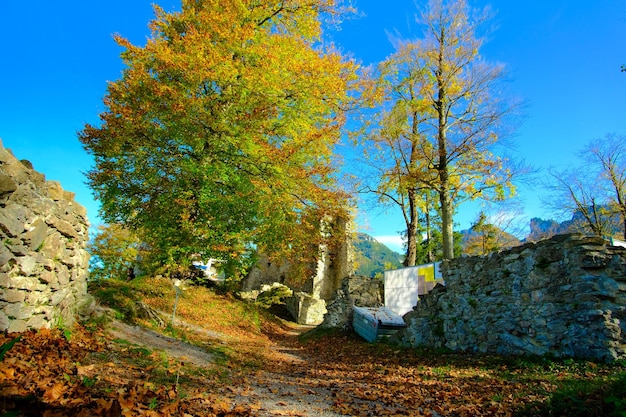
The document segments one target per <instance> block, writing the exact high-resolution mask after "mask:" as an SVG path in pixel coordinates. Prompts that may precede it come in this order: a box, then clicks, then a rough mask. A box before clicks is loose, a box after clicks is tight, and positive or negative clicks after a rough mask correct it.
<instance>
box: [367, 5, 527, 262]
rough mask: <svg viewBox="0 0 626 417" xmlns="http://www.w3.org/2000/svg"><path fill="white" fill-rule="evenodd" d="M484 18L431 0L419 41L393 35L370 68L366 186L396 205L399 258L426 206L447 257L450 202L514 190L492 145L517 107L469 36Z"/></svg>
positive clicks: (507, 163)
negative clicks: (375, 80)
mask: <svg viewBox="0 0 626 417" xmlns="http://www.w3.org/2000/svg"><path fill="white" fill-rule="evenodd" d="M488 18H489V13H488V10H483V11H480V12H479V11H475V10H473V9H471V8H470V7H469V6H468V5H467V3H466V1H465V0H454V1H446V0H431V1H429V2H428V5H427V6H426V8H425V9H424V10H423V12H422V14H421V18H420V23H421V24H422V27H423V28H424V36H423V38H422V39H418V40H405V39H398V40H396V44H397V48H396V49H397V50H396V53H394V54H393V55H392V56H390V57H389V58H388V59H387V60H386V61H385V62H383V63H382V64H381V66H380V74H381V75H380V80H379V84H380V86H381V88H382V90H383V92H384V95H383V100H382V103H381V116H380V117H379V119H378V121H379V124H378V126H377V127H376V128H374V129H372V130H371V132H370V134H369V135H368V138H367V139H368V140H369V141H370V142H371V143H372V144H373V146H374V149H375V153H376V154H378V155H379V156H381V155H385V157H384V158H380V161H379V162H378V163H377V164H375V165H376V167H377V169H378V171H379V176H378V178H379V181H378V183H377V185H376V186H375V187H371V189H373V190H375V192H377V193H378V194H379V195H380V196H381V197H382V200H383V201H387V202H391V203H392V204H396V205H398V206H400V208H401V209H402V211H403V214H404V218H405V221H406V224H407V241H408V242H407V259H409V260H413V259H415V258H416V255H415V251H416V243H415V240H416V239H417V238H418V236H419V233H418V232H419V225H418V224H417V223H418V216H419V213H420V212H422V213H425V214H428V215H429V216H430V213H431V212H432V211H433V203H435V202H437V205H438V207H437V209H438V210H437V211H438V215H439V216H440V224H441V235H442V239H443V256H444V258H447V259H449V258H452V257H454V237H453V236H454V235H453V224H454V221H453V214H454V211H455V209H456V208H457V207H458V204H459V203H460V202H462V201H464V200H467V199H474V198H483V199H492V200H500V199H504V198H506V197H508V196H510V195H511V194H513V193H514V191H515V187H514V186H513V183H512V180H513V178H514V177H515V175H517V174H518V173H519V171H520V170H519V167H517V166H516V164H514V163H513V161H512V160H511V159H510V158H509V157H507V156H506V155H504V154H503V153H502V152H500V153H498V145H500V144H501V143H502V140H503V138H504V137H505V136H506V134H507V133H508V130H510V129H511V128H512V127H513V122H514V120H513V119H512V118H511V116H513V115H514V114H515V110H516V109H517V107H518V105H517V102H516V101H515V100H512V99H511V98H510V97H508V96H507V95H506V94H504V93H503V91H505V89H503V88H502V82H503V81H504V75H505V73H504V67H503V65H500V64H491V63H489V62H486V61H485V60H484V59H483V58H482V57H481V56H480V54H479V50H480V48H481V46H482V44H483V39H482V38H481V37H480V35H479V33H478V32H479V31H480V30H481V27H482V26H483V24H484V23H485V22H486V21H487V20H488ZM500 150H501V149H500ZM428 228H429V227H427V229H428ZM429 234H430V233H429ZM409 262H410V261H409ZM409 264H411V263H409Z"/></svg>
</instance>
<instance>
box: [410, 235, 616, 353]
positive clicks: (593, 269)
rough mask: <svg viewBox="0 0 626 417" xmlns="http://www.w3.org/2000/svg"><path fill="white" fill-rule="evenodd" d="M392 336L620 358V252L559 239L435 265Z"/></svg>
mask: <svg viewBox="0 0 626 417" xmlns="http://www.w3.org/2000/svg"><path fill="white" fill-rule="evenodd" d="M441 270H442V274H443V277H444V280H445V284H446V286H445V287H443V286H437V287H435V289H434V290H433V291H432V292H431V293H429V294H428V295H426V296H422V297H421V298H420V301H419V302H418V305H417V306H416V307H415V308H414V310H413V311H412V312H409V313H407V314H406V315H405V316H404V319H405V322H406V323H407V325H408V327H407V329H406V330H405V331H404V332H402V333H400V334H399V335H398V338H399V340H400V341H401V342H402V343H403V344H405V345H410V346H426V347H446V348H450V349H453V350H461V351H475V352H489V353H498V354H504V355H511V354H513V355H524V354H532V355H553V356H557V357H580V358H593V359H599V360H606V361H610V360H614V359H617V358H626V249H625V248H620V247H614V246H609V245H608V242H606V241H604V240H603V239H600V238H594V237H583V236H581V235H561V236H556V237H554V238H552V239H549V240H544V241H540V242H538V243H529V244H525V245H523V246H520V247H516V248H512V249H510V250H507V251H503V252H499V253H492V254H490V255H489V256H486V257H478V256H477V257H465V258H458V259H454V260H452V261H448V262H444V263H442V268H441Z"/></svg>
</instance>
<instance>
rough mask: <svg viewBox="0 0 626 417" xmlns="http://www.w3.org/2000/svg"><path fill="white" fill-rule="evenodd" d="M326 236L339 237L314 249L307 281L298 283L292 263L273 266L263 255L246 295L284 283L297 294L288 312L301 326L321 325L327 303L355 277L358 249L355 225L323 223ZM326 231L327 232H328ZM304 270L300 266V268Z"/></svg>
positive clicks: (250, 276)
mask: <svg viewBox="0 0 626 417" xmlns="http://www.w3.org/2000/svg"><path fill="white" fill-rule="evenodd" d="M320 225H321V229H322V230H321V231H320V233H321V234H322V235H324V234H326V233H328V234H329V235H330V236H333V237H335V238H336V239H330V240H331V241H332V240H334V242H333V243H332V244H329V243H325V242H323V243H320V244H316V245H311V249H310V251H309V253H307V254H306V255H305V256H304V257H308V258H309V264H308V265H307V268H305V269H306V270H308V271H310V274H309V276H307V277H306V278H305V279H304V280H301V279H299V278H297V279H294V277H293V276H292V273H291V267H292V265H291V263H290V262H289V261H284V262H282V263H276V262H271V261H270V260H269V259H268V258H267V257H266V256H265V255H261V256H260V258H259V261H258V262H257V264H256V265H255V267H254V268H252V269H251V270H250V272H249V273H248V276H247V277H246V278H245V279H244V280H243V282H242V292H247V293H250V292H254V291H258V290H259V289H260V288H261V287H263V286H264V285H272V284H273V283H280V284H284V285H287V286H289V287H290V288H291V289H293V290H294V296H293V297H292V298H291V299H290V300H289V301H288V302H287V309H288V310H289V312H290V313H291V315H292V316H293V317H294V319H295V320H296V322H297V323H299V324H320V323H321V322H322V319H323V317H324V314H325V313H326V303H327V301H329V300H331V299H332V298H333V296H334V294H335V291H336V290H337V289H338V288H339V287H340V286H341V280H342V279H343V278H345V277H346V276H349V275H351V274H353V273H354V247H353V242H352V235H353V233H352V230H351V227H352V221H351V220H346V219H342V218H340V219H335V220H333V221H329V220H322V221H320ZM324 229H326V230H324ZM299 266H300V265H299Z"/></svg>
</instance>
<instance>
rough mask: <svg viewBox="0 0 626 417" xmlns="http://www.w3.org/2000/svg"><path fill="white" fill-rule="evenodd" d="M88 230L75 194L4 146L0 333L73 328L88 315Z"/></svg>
mask: <svg viewBox="0 0 626 417" xmlns="http://www.w3.org/2000/svg"><path fill="white" fill-rule="evenodd" d="M88 228H89V223H88V220H87V213H86V210H85V208H84V207H82V206H81V205H80V204H78V203H77V202H76V201H74V194H73V193H70V192H68V191H64V190H63V189H62V188H61V185H60V184H59V183H58V182H56V181H46V179H45V177H44V175H43V174H40V173H38V172H36V171H35V170H33V168H32V165H31V164H30V162H28V161H18V160H17V159H16V158H15V157H14V156H13V154H12V153H11V151H10V150H8V149H5V148H4V147H3V145H2V142H0V239H1V240H2V244H0V331H5V330H6V331H9V332H22V331H25V330H26V329H29V328H34V329H37V328H42V327H51V326H55V325H70V324H71V323H72V322H73V320H74V319H75V317H76V314H86V313H87V312H88V310H89V308H90V307H91V304H92V303H93V301H92V298H91V297H89V296H88V295H87V274H88V264H89V255H88V253H87V251H86V250H85V246H86V244H87V239H88Z"/></svg>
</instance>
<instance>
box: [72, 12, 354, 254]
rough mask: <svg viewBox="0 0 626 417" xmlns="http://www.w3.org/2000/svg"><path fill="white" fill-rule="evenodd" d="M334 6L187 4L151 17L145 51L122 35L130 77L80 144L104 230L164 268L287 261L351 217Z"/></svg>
mask: <svg viewBox="0 0 626 417" xmlns="http://www.w3.org/2000/svg"><path fill="white" fill-rule="evenodd" d="M340 12H341V10H340V8H339V6H337V5H336V2H335V1H332V0H315V1H304V0H290V1H278V0H268V1H257V0H244V1H233V2H231V1H228V2H223V1H216V0H210V1H197V0H184V1H183V2H182V9H181V11H179V12H172V13H166V12H164V11H163V10H162V9H161V8H159V7H158V6H155V14H156V18H155V19H154V20H153V21H152V22H151V23H150V28H151V30H152V35H151V37H150V39H149V40H148V42H147V43H146V45H145V46H136V45H133V44H131V42H129V41H128V40H127V39H124V38H123V37H122V36H119V35H118V36H116V37H115V39H116V41H117V43H118V44H119V45H120V46H122V47H123V48H124V51H123V53H122V58H123V61H124V63H125V65H126V69H125V70H124V72H123V75H122V77H121V79H119V80H117V81H115V82H111V83H110V84H109V86H108V90H107V94H106V96H105V98H104V104H105V105H106V110H105V111H104V112H103V113H102V114H101V115H100V124H99V125H90V124H87V125H86V126H85V127H84V129H83V130H82V132H80V135H79V136H80V140H81V142H82V143H83V145H84V147H85V149H86V150H87V151H88V152H89V153H91V154H92V155H93V157H94V159H95V166H94V168H93V169H92V170H91V171H90V172H89V173H88V179H89V184H90V186H91V187H92V188H93V190H94V192H95V194H96V196H97V197H98V199H99V200H100V201H101V203H102V215H103V217H104V219H105V220H106V221H108V222H112V223H120V224H123V225H125V227H128V228H130V229H131V230H137V231H141V233H140V234H141V236H142V238H143V239H145V241H146V242H147V243H149V245H150V246H151V248H152V249H153V251H154V252H156V253H160V254H161V256H162V257H163V259H162V261H163V262H167V263H176V262H184V261H185V260H186V259H188V258H189V255H190V254H192V253H199V254H201V256H203V257H204V258H206V257H209V256H210V257H215V258H222V259H225V260H238V259H241V258H242V257H244V255H245V254H246V253H247V252H248V251H250V250H251V249H254V250H261V251H264V252H265V253H268V254H272V253H288V252H289V251H294V250H296V249H297V248H300V247H301V246H302V245H304V243H305V242H307V241H309V242H310V241H312V240H314V239H315V238H316V236H318V235H319V234H316V233H315V231H316V228H317V226H318V224H319V220H320V219H321V218H323V217H324V216H327V215H337V214H342V213H343V211H342V210H343V207H345V197H346V196H345V195H344V194H343V193H342V192H340V191H338V190H337V188H336V187H335V184H334V179H333V177H334V175H333V173H334V170H335V164H334V162H335V161H334V159H333V147H334V145H335V144H336V143H337V142H338V140H339V138H340V129H341V127H342V125H343V123H344V110H345V109H346V108H347V106H348V104H349V102H350V100H351V90H352V87H353V84H354V82H355V80H356V75H355V74H356V70H357V68H356V66H355V64H353V63H352V62H351V61H347V60H345V59H344V58H343V57H342V56H341V55H340V54H339V53H338V52H337V51H336V50H334V49H333V48H332V47H331V46H326V45H324V44H323V42H322V41H321V27H322V23H321V21H322V20H321V19H322V16H327V17H332V16H333V14H336V13H340Z"/></svg>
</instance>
